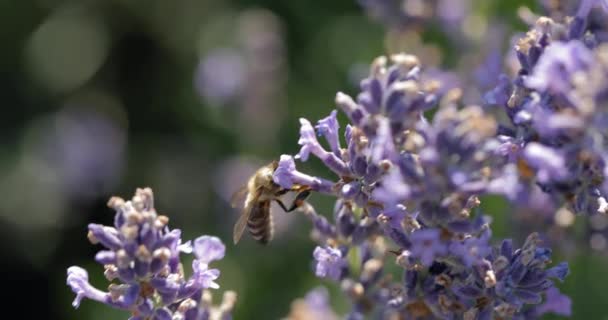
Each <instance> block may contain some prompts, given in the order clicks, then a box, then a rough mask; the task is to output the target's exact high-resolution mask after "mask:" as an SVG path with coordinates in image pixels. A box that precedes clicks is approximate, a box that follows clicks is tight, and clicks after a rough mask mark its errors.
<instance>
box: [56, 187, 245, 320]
mask: <svg viewBox="0 0 608 320" xmlns="http://www.w3.org/2000/svg"><path fill="white" fill-rule="evenodd" d="M108 206H109V207H110V208H112V209H114V210H115V211H116V216H115V218H114V226H111V227H110V226H103V225H99V224H90V225H89V233H88V238H89V240H90V241H91V243H93V244H101V245H102V246H104V247H105V250H101V251H99V252H98V253H97V255H96V256H95V260H96V261H97V262H98V263H99V264H101V265H103V266H104V269H105V271H104V275H105V277H106V279H108V281H111V282H112V283H111V284H110V285H109V286H108V290H107V291H102V290H99V289H97V288H95V287H93V286H92V285H91V284H90V283H89V279H88V273H87V271H86V270H84V269H83V268H81V267H78V266H72V267H70V268H68V271H67V274H68V275H67V284H68V285H69V286H70V287H71V288H72V291H74V293H76V299H75V300H74V302H73V304H72V305H73V306H74V307H75V308H77V307H78V306H79V305H80V303H81V301H82V300H83V299H85V298H86V299H90V300H94V301H97V302H101V303H103V304H106V305H108V306H110V307H113V308H117V309H122V310H126V311H129V312H130V313H131V317H130V318H129V319H130V320H176V319H183V320H205V319H231V315H230V314H231V311H232V308H233V306H234V303H235V301H236V295H235V293H234V292H230V291H228V292H226V293H225V295H224V300H223V302H222V304H221V305H220V306H219V307H214V306H212V304H211V293H210V292H209V291H208V289H217V288H219V285H218V284H217V283H216V282H215V280H216V279H217V278H218V277H219V274H220V271H219V270H217V269H210V268H209V263H211V262H213V261H215V260H220V259H222V258H223V257H224V252H225V247H224V244H223V243H222V242H221V241H220V239H218V238H216V237H211V236H202V237H199V238H197V239H195V240H194V241H192V242H190V241H188V242H185V243H182V240H181V231H180V230H179V229H173V230H170V229H169V227H168V221H169V219H168V218H167V217H166V216H163V215H159V214H157V212H156V210H155V209H154V198H153V194H152V190H151V189H149V188H145V189H137V191H136V193H135V196H133V198H132V199H131V200H130V201H124V200H123V199H121V198H118V197H113V198H111V199H110V201H109V202H108ZM181 253H186V254H190V253H191V254H193V255H194V257H195V258H194V260H193V262H192V270H193V272H192V275H191V276H190V277H186V275H185V274H184V266H183V265H182V263H181V262H180V254H181Z"/></svg>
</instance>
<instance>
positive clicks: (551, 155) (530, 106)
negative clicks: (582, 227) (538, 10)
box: [486, 0, 608, 215]
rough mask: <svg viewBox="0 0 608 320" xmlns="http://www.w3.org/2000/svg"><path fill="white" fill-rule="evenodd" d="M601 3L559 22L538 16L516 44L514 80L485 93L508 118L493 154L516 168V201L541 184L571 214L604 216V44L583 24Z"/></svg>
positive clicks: (607, 206)
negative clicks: (517, 63) (496, 154)
mask: <svg viewBox="0 0 608 320" xmlns="http://www.w3.org/2000/svg"><path fill="white" fill-rule="evenodd" d="M600 2H601V3H602V4H603V5H604V6H606V3H605V2H603V1H591V0H585V1H582V3H581V5H580V8H579V10H578V13H577V15H576V16H574V17H569V18H567V19H564V21H554V20H553V19H550V18H547V17H540V18H538V20H537V21H536V24H535V25H534V26H533V28H532V30H530V31H529V32H528V33H527V34H526V35H525V36H524V37H523V38H521V39H520V40H519V41H518V43H517V45H516V47H515V50H516V54H517V58H518V60H519V62H520V65H521V68H520V70H519V71H518V73H517V75H516V76H515V78H514V79H508V78H507V77H506V76H503V78H502V83H501V85H500V86H499V87H497V88H496V89H494V90H493V91H492V92H490V93H488V94H487V95H486V102H487V104H488V105H497V106H500V107H502V108H503V109H504V110H505V111H506V114H507V115H508V117H509V119H510V123H505V124H501V126H500V129H499V133H498V138H499V139H500V140H501V143H502V146H501V147H500V148H499V149H498V152H499V154H501V155H502V156H504V158H505V160H507V161H508V162H510V163H512V164H516V165H517V168H518V170H517V171H518V176H519V180H520V182H521V183H520V187H519V190H518V191H517V193H518V194H519V195H518V196H517V197H518V198H521V199H520V201H522V202H525V201H527V200H531V199H530V198H529V197H527V196H526V195H528V194H531V193H532V191H531V190H532V189H534V188H540V189H541V190H542V191H543V192H545V193H547V194H549V195H550V197H551V200H552V201H553V203H554V204H555V205H557V206H561V205H566V207H567V208H568V209H569V210H571V211H573V212H575V213H585V214H590V215H592V214H596V213H604V214H605V213H608V202H607V200H606V196H607V195H608V193H607V192H608V187H607V184H606V183H605V181H606V179H605V178H606V175H607V174H608V171H607V167H606V165H605V162H606V159H607V158H606V157H607V156H608V153H607V151H608V149H607V147H606V146H607V143H608V140H606V132H605V127H606V125H608V109H607V107H606V106H607V105H608V97H607V95H606V93H607V92H608V86H607V85H606V83H608V82H607V80H608V44H606V43H603V42H602V39H601V38H600V37H596V36H595V35H594V33H593V32H592V30H589V29H588V28H587V16H588V15H589V12H590V10H591V8H592V7H593V5H594V4H596V3H600ZM607 8H608V7H607ZM523 198H527V200H526V199H523Z"/></svg>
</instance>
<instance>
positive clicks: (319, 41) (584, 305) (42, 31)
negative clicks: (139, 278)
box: [0, 0, 608, 319]
mask: <svg viewBox="0 0 608 320" xmlns="http://www.w3.org/2000/svg"><path fill="white" fill-rule="evenodd" d="M522 5H527V6H528V7H530V8H532V9H533V10H540V8H539V6H538V4H536V3H535V2H534V1H531V0H530V1H519V0H517V1H516V0H509V1H498V0H497V1H487V0H477V1H472V3H470V4H469V9H468V13H467V14H468V16H467V17H466V20H465V21H464V22H463V23H462V24H461V25H459V27H461V28H462V30H461V31H462V32H463V33H465V34H466V35H468V36H469V38H468V39H469V40H468V41H469V42H467V43H466V44H465V43H463V42H461V40H460V38H455V37H453V36H451V35H448V34H446V33H445V32H444V31H445V29H444V28H443V29H442V27H441V25H439V24H437V23H429V24H427V25H425V27H424V28H416V31H415V32H409V33H408V32H403V33H397V34H392V35H389V36H388V37H385V31H386V30H385V28H384V27H383V26H382V25H380V24H378V23H375V22H373V21H371V20H370V19H369V18H368V17H366V15H365V14H364V12H363V11H362V10H361V8H359V6H358V5H357V4H356V3H355V1H354V0H332V1H320V0H315V1H284V0H267V1H260V0H257V1H256V0H233V1H222V0H216V1H214V0H173V1H168V0H148V1H136V0H99V1H95V0H88V1H87V0H83V1H61V0H37V1H32V0H30V1H18V0H2V1H0V20H1V21H3V23H4V27H3V28H0V39H1V40H2V41H1V42H0V46H1V47H0V81H1V83H0V88H1V89H0V102H1V103H2V104H3V106H2V111H3V112H2V114H1V116H0V131H1V134H0V140H1V143H0V192H1V193H2V195H3V197H2V201H0V228H1V230H0V231H1V232H0V235H2V237H3V238H2V240H3V241H1V242H0V244H1V245H2V253H3V256H4V257H3V259H2V268H3V272H2V274H3V275H4V276H5V281H8V283H6V285H5V290H9V291H10V294H9V295H10V298H9V301H6V300H5V304H4V305H5V306H7V307H9V306H12V308H15V310H19V311H18V312H21V313H22V314H23V315H24V316H25V318H28V319H29V318H31V319H126V318H127V316H126V315H125V314H124V313H122V312H115V311H112V310H109V309H108V308H106V307H105V306H102V305H99V304H96V303H93V302H90V301H86V302H84V303H83V304H82V305H81V308H80V309H78V310H74V309H73V308H72V307H71V305H70V303H71V301H72V299H73V294H72V292H71V291H70V290H69V288H68V287H67V286H66V285H65V270H66V268H67V267H68V266H70V265H81V266H84V267H85V268H86V269H88V270H89V273H90V275H91V277H92V279H91V281H92V283H93V284H94V285H96V286H97V287H99V288H105V286H106V285H107V283H106V281H105V280H104V279H103V275H102V272H103V269H102V266H99V265H97V264H95V263H94V262H93V257H94V254H95V252H96V250H97V249H98V248H96V247H95V246H92V245H90V244H89V243H88V241H87V240H86V225H87V223H89V222H95V223H103V224H110V223H111V221H112V216H113V214H112V212H111V210H109V209H107V208H106V207H105V203H106V201H107V199H108V198H109V197H110V196H111V195H119V196H121V197H123V198H130V197H131V195H132V194H133V192H134V190H135V188H136V187H143V186H150V187H152V188H153V190H154V192H155V195H156V207H157V209H158V210H159V212H161V213H163V214H166V215H169V216H170V218H171V226H172V227H174V228H181V229H183V230H184V232H185V238H186V239H192V238H194V237H196V236H198V235H200V234H211V235H217V236H219V237H221V238H222V239H223V240H224V241H225V242H226V244H227V257H226V258H225V259H224V260H223V261H221V262H219V263H217V266H218V267H219V268H220V269H221V271H222V275H221V277H220V280H219V283H220V285H221V287H222V288H221V289H220V290H225V289H231V290H236V291H237V292H238V294H239V301H238V304H237V307H236V311H235V319H278V318H280V317H283V316H286V315H287V314H288V313H289V309H290V303H291V301H292V300H294V299H295V298H298V297H301V296H303V295H305V293H306V292H307V291H308V290H310V289H312V288H314V287H316V286H318V285H320V284H323V281H321V280H318V279H316V278H315V277H314V276H313V273H312V272H311V260H312V259H311V256H312V249H313V244H312V242H311V241H309V240H308V233H309V230H310V228H309V225H308V221H306V219H305V218H304V217H300V216H298V215H297V214H291V215H285V214H277V215H276V216H277V219H278V220H279V221H278V222H277V223H278V227H277V235H276V239H275V241H273V242H272V243H271V244H270V245H269V246H268V247H261V246H259V245H258V244H257V243H255V242H254V241H252V240H251V239H250V238H248V237H245V238H244V239H243V241H242V242H241V243H240V244H239V246H237V247H235V246H233V245H232V243H231V241H230V239H231V231H232V225H233V223H234V221H235V220H236V218H237V213H236V212H234V211H233V210H232V209H230V207H229V205H228V199H229V197H230V194H231V193H232V191H234V190H236V189H237V188H238V186H239V185H240V184H242V183H243V182H244V181H245V179H246V178H247V176H248V175H249V174H251V173H252V172H253V171H254V170H255V168H256V167H258V166H260V165H262V164H265V163H267V162H269V161H270V160H272V159H276V158H278V156H279V155H280V154H282V153H290V154H293V153H295V152H297V150H298V148H297V147H298V146H297V143H296V142H297V139H298V121H297V119H298V118H299V117H306V118H309V119H311V120H316V119H319V118H321V117H323V116H325V115H326V114H328V113H329V112H330V110H331V109H332V108H333V107H334V106H333V98H334V95H335V93H336V91H345V92H348V93H351V94H354V93H356V83H357V82H356V79H358V78H360V77H361V76H362V75H364V74H365V72H367V71H366V70H367V65H368V63H369V62H370V61H371V60H372V59H373V58H374V57H376V56H378V55H380V54H384V53H386V52H387V51H395V50H398V49H405V50H407V51H408V52H414V53H417V54H420V55H421V56H422V59H423V61H424V62H425V63H426V64H427V65H431V66H433V65H434V66H448V67H451V68H454V70H457V72H461V74H462V72H465V73H466V70H469V71H470V69H467V68H466V66H467V65H470V64H471V63H477V64H478V63H481V60H480V58H479V57H478V56H476V55H475V54H476V53H478V51H479V50H480V49H479V48H483V47H484V45H487V41H490V40H491V39H488V38H486V36H487V34H489V33H490V30H491V29H492V28H491V27H492V26H500V28H501V29H500V30H501V33H500V34H502V35H503V36H502V38H499V39H498V40H497V39H494V41H497V43H498V49H499V51H502V52H505V51H506V50H508V49H509V47H508V42H509V37H510V34H511V33H513V32H514V31H524V30H525V28H526V27H525V25H524V24H523V23H521V22H520V20H519V19H518V18H517V9H518V8H519V7H520V6H522ZM486 33H487V34H486ZM467 76H468V75H466V74H465V75H464V78H467ZM465 84H466V83H465ZM477 94H479V93H477ZM471 99H472V100H474V99H475V94H472V98H471ZM341 120H344V119H343V118H342V119H341ZM342 123H344V122H342ZM315 165H317V164H316V163H314V162H313V163H312V164H310V165H308V164H307V165H306V166H305V167H306V168H307V169H308V170H309V171H312V172H316V173H319V174H324V173H325V172H324V171H323V169H322V168H321V167H320V166H315ZM311 201H312V202H313V204H315V205H316V206H317V208H318V211H319V212H321V213H324V214H326V215H331V209H332V203H331V199H328V198H323V197H320V196H314V197H313V198H312V199H311ZM484 209H485V210H486V211H487V213H490V214H492V215H494V216H495V228H496V229H495V230H496V232H495V234H496V235H497V236H508V235H509V234H511V232H512V230H511V228H510V227H509V225H511V223H510V219H509V218H507V216H506V214H507V211H508V205H507V204H506V203H504V202H503V201H501V200H500V199H489V200H488V201H486V202H485V204H484ZM568 259H569V260H570V262H571V266H572V272H571V275H570V277H569V278H568V279H567V281H566V283H565V284H564V285H563V286H562V289H563V290H564V291H565V292H566V293H567V294H569V295H570V296H571V297H572V298H573V301H574V316H573V319H608V311H607V310H606V308H605V305H606V303H608V295H606V294H605V292H606V288H607V287H608V279H606V277H603V275H604V273H605V272H606V271H605V270H607V269H606V268H607V267H608V261H607V259H606V257H605V256H602V255H600V254H598V253H595V252H591V251H589V250H588V249H585V247H584V246H583V247H581V248H580V249H576V250H574V252H573V253H569V254H568ZM328 288H329V289H330V291H331V292H333V293H336V292H337V289H336V288H335V286H332V285H329V286H328ZM215 298H216V301H219V300H220V298H221V294H220V293H219V292H218V293H217V294H216V296H215ZM332 299H333V302H334V304H335V307H336V309H337V310H338V311H339V312H344V311H346V308H347V306H346V305H345V303H344V302H343V301H340V300H339V297H338V296H335V295H334V296H333V297H332Z"/></svg>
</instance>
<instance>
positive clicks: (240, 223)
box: [232, 188, 262, 244]
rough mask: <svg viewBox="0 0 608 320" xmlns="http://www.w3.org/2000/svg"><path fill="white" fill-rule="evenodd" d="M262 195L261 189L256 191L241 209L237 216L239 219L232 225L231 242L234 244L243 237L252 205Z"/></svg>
mask: <svg viewBox="0 0 608 320" xmlns="http://www.w3.org/2000/svg"><path fill="white" fill-rule="evenodd" d="M261 194H262V189H261V188H260V189H258V190H257V191H256V193H255V195H253V197H252V198H251V199H248V201H247V204H246V205H245V207H244V208H243V212H242V213H241V215H240V216H239V219H238V220H237V221H236V223H235V224H234V230H233V231H232V240H233V241H234V244H237V243H238V242H239V240H241V237H242V236H243V231H245V227H246V226H247V221H248V220H249V216H250V215H251V210H252V209H253V205H254V204H255V203H256V202H257V201H258V198H259V197H260V195H261Z"/></svg>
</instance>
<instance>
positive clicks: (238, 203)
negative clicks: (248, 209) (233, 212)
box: [230, 185, 247, 208]
mask: <svg viewBox="0 0 608 320" xmlns="http://www.w3.org/2000/svg"><path fill="white" fill-rule="evenodd" d="M246 196H247V185H244V186H242V187H240V188H239V189H238V190H237V191H235V192H234V193H233V194H232V197H231V198H230V205H231V206H232V207H233V208H237V207H243V201H245V197H246Z"/></svg>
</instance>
